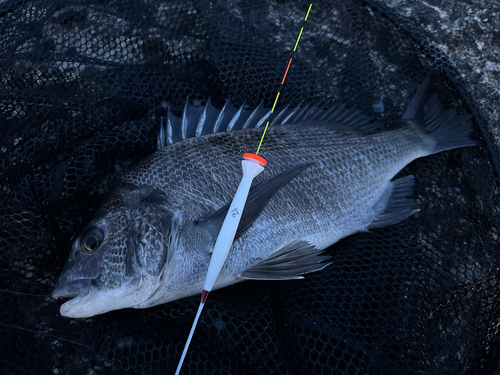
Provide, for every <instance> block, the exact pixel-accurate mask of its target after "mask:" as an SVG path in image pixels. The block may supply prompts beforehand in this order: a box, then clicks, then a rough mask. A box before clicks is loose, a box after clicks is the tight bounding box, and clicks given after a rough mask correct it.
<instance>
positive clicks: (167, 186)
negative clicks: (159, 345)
mask: <svg viewBox="0 0 500 375" xmlns="http://www.w3.org/2000/svg"><path fill="white" fill-rule="evenodd" d="M428 86H429V78H427V79H426V81H425V82H424V83H423V84H422V86H421V87H420V88H419V91H418V92H417V94H416V95H415V97H414V99H413V100H412V102H411V103H410V105H409V107H408V110H407V111H406V113H405V115H404V116H403V121H402V126H400V127H398V128H397V129H393V130H389V131H376V129H377V128H378V127H379V126H380V125H379V124H376V123H372V122H370V121H369V119H367V118H366V117H365V116H363V115H362V114H361V113H359V112H357V111H355V110H349V109H346V108H344V107H343V106H341V105H337V106H333V107H332V108H333V110H329V111H323V110H320V109H317V108H312V109H311V108H310V109H308V110H307V111H302V113H300V114H299V113H294V112H293V110H287V111H284V112H282V113H281V114H279V115H277V116H276V118H277V117H279V116H280V115H281V117H282V118H281V120H280V121H282V123H279V124H277V125H274V126H271V127H270V128H269V129H268V130H267V133H266V137H265V140H264V143H263V145H262V148H261V150H260V154H261V155H262V156H263V157H265V159H266V160H267V162H268V165H267V167H266V168H265V170H264V171H263V172H262V173H261V174H260V175H259V176H257V177H256V178H255V181H254V185H253V187H252V189H251V191H250V194H249V198H248V201H247V204H246V206H245V210H244V212H243V215H242V219H241V221H242V222H241V223H240V227H239V229H238V232H237V235H236V239H235V241H234V243H233V245H232V247H231V250H230V252H229V255H228V257H227V260H226V263H225V264H224V266H223V268H222V271H221V273H220V275H219V277H218V279H217V282H216V284H215V286H214V289H218V288H222V287H225V286H227V285H231V284H234V283H237V282H240V281H243V280H246V279H268V280H277V279H280V280H283V279H293V278H301V276H300V275H302V274H304V273H308V272H313V271H316V270H319V269H321V268H323V267H325V266H326V265H327V264H328V263H326V262H325V261H326V260H327V257H325V256H324V255H321V251H322V250H323V249H325V248H327V247H328V246H330V245H332V244H334V243H335V242H337V241H338V240H340V239H341V238H344V237H347V236H349V235H351V234H353V233H356V232H359V231H366V230H369V229H370V228H373V227H378V226H385V225H391V224H394V223H397V222H400V221H401V220H404V219H405V218H406V217H408V216H410V215H411V214H413V213H415V212H417V211H418V208H417V206H416V203H415V202H414V200H412V199H411V198H408V197H409V196H411V195H412V187H413V176H407V177H403V178H400V179H397V180H392V179H393V177H394V176H395V175H396V174H397V173H398V172H399V171H401V169H403V168H404V167H405V166H406V165H407V164H409V163H410V162H411V161H413V160H415V159H417V158H420V157H424V156H427V155H431V154H434V153H437V152H440V151H443V150H447V149H452V148H457V147H463V146H471V145H474V144H476V141H474V140H472V139H470V138H469V135H468V134H469V132H470V130H471V124H470V121H469V119H470V116H468V115H466V114H461V115H457V114H456V113H455V112H454V111H452V110H444V109H443V108H442V106H441V103H440V102H439V100H438V99H437V96H435V95H433V94H432V92H431V91H430V89H429V87H428ZM205 109H206V108H205ZM308 112H309V113H308ZM203 116H205V118H203ZM241 116H242V115H241V113H239V114H238V113H236V114H235V115H234V116H233V119H234V118H236V119H237V120H238V119H240V117H241ZM185 117H186V115H185V116H184V118H185ZM207 117H210V116H207V115H206V111H205V110H204V111H203V113H201V114H200V115H199V119H198V122H197V123H196V126H195V127H193V129H191V130H189V129H188V128H186V127H185V126H181V127H180V130H179V131H175V130H172V128H171V129H170V130H168V131H167V133H168V134H170V136H168V137H166V138H167V140H166V141H165V142H164V143H166V144H167V145H166V146H165V147H162V148H161V149H160V150H158V151H157V152H155V153H154V154H152V155H151V156H149V157H147V158H146V159H144V160H142V161H141V162H139V164H138V165H137V166H135V168H133V169H132V170H131V171H130V172H128V173H127V174H126V175H125V176H124V177H123V178H122V181H121V183H120V185H119V187H118V188H117V190H116V191H115V192H114V194H113V195H112V196H111V198H110V199H109V200H108V201H107V202H106V203H105V204H104V205H103V206H102V207H101V208H100V210H99V212H98V213H97V215H96V218H95V219H94V220H93V221H92V222H91V223H89V225H88V226H87V228H86V229H84V231H83V232H82V234H81V235H80V236H79V237H78V238H77V239H76V240H75V242H74V244H73V247H72V250H71V253H70V256H69V258H68V261H67V263H66V265H65V268H64V269H63V272H62V275H61V277H60V279H59V281H58V283H57V284H56V288H55V290H54V292H53V296H54V297H55V298H57V297H74V298H73V299H72V300H70V301H68V302H66V303H65V304H63V305H62V306H61V314H62V315H64V316H68V317H87V316H93V315H96V314H100V313H104V312H107V311H111V310H116V309H120V308H127V307H135V308H146V307H150V306H154V305H158V304H162V303H166V302H169V301H173V300H176V299H180V298H184V297H187V296H191V295H195V294H199V293H201V291H202V290H203V283H204V281H205V277H206V273H207V270H208V265H209V262H210V258H211V251H212V249H213V246H214V244H215V240H216V239H217V235H218V231H219V229H220V226H221V224H222V220H223V217H224V216H225V213H226V212H227V207H228V204H229V203H230V202H231V199H232V197H233V195H234V193H235V191H236V189H237V187H238V184H239V181H240V179H241V175H242V171H241V160H242V155H243V154H244V153H245V152H248V150H249V149H250V148H252V147H253V146H254V145H256V144H258V142H259V140H260V138H261V136H262V132H263V128H262V127H255V125H250V126H246V125H247V124H249V123H250V122H249V121H250V120H249V119H250V118H251V117H252V114H247V115H246V118H245V119H243V120H241V121H240V123H241V122H244V124H243V125H241V126H240V127H241V129H239V130H235V129H234V128H235V127H236V128H237V127H238V125H235V124H238V121H233V122H231V121H229V122H228V124H227V125H226V131H223V132H216V131H217V129H216V127H217V126H214V127H213V128H212V129H211V130H210V131H208V132H207V131H206V130H204V129H206V126H207V125H206V124H207V123H210V124H211V123H213V122H217V121H218V120H211V121H207ZM257 117H258V118H260V117H261V116H257ZM217 119H220V113H219V116H218V117H217ZM257 120H258V119H257ZM257 120H255V121H256V122H257V124H258V123H259V121H260V120H262V119H260V120H259V121H257ZM252 121H253V120H252ZM260 122H262V121H260ZM212 125H213V124H212ZM212 125H209V126H212ZM168 126H169V125H168V124H167V128H168ZM170 126H171V125H170ZM230 126H231V127H232V128H233V129H232V130H230V131H227V129H228V128H229V127H230ZM183 130H184V131H183ZM189 131H191V132H193V133H194V134H193V136H191V137H189V136H188V135H186V133H188V132H189ZM204 132H205V133H209V134H203V133H204ZM210 132H211V133H212V134H210ZM175 136H177V137H178V138H179V139H178V140H177V141H176V140H173V138H175Z"/></svg>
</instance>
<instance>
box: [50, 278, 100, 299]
mask: <svg viewBox="0 0 500 375" xmlns="http://www.w3.org/2000/svg"><path fill="white" fill-rule="evenodd" d="M92 281H93V280H92V279H80V280H74V281H69V282H67V283H63V284H61V285H57V284H59V283H57V284H56V287H55V288H54V291H53V292H52V298H54V299H58V298H73V297H77V296H79V297H85V296H86V295H87V294H89V290H90V286H91V285H92Z"/></svg>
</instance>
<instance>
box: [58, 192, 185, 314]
mask: <svg viewBox="0 0 500 375" xmlns="http://www.w3.org/2000/svg"><path fill="white" fill-rule="evenodd" d="M165 200H166V197H165V194H164V193H163V192H162V191H160V190H158V189H156V188H153V187H151V186H145V187H144V186H143V187H137V186H135V185H133V186H131V187H130V186H129V187H122V188H120V189H118V190H117V191H115V193H114V194H113V195H112V197H111V199H110V200H109V201H107V203H106V204H104V206H102V207H101V208H100V210H99V211H98V213H97V216H96V218H95V219H94V220H92V221H91V222H90V223H89V224H88V225H87V226H86V228H85V229H84V230H83V231H82V232H81V234H80V235H79V236H78V237H77V238H76V239H75V241H74V243H73V245H72V247H71V252H70V254H69V257H68V260H67V262H66V264H65V266H64V268H63V270H62V273H61V276H60V277H59V279H58V281H57V283H56V285H55V288H54V291H53V292H52V297H53V298H65V297H70V298H72V299H70V300H69V301H67V302H65V303H64V304H63V305H62V306H61V308H60V312H61V315H63V316H66V317H71V318H85V317H90V316H94V315H97V314H102V313H105V312H108V311H112V310H118V309H123V308H129V307H134V306H137V305H138V304H140V303H142V302H144V301H145V300H147V299H148V298H149V297H150V296H151V295H152V294H153V293H154V292H155V291H156V289H157V288H158V287H159V284H160V279H161V276H162V272H163V270H164V267H165V265H166V264H167V263H169V262H173V255H174V254H175V250H176V246H177V233H178V226H177V223H178V216H176V215H174V213H173V212H172V211H170V210H168V209H166V208H165V206H164V205H163V204H164V203H165Z"/></svg>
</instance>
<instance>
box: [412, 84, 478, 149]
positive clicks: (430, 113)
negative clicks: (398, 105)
mask: <svg viewBox="0 0 500 375" xmlns="http://www.w3.org/2000/svg"><path fill="white" fill-rule="evenodd" d="M430 81H431V76H430V75H429V76H427V78H426V79H425V80H424V82H423V83H422V84H421V85H420V87H419V88H418V90H417V93H416V94H415V96H414V97H413V99H412V101H411V102H410V104H409V105H408V108H407V109H406V112H405V113H404V114H403V117H402V119H403V120H405V121H407V122H409V123H410V124H412V125H413V126H415V127H417V128H418V129H420V130H421V131H422V132H423V133H425V134H427V135H428V137H429V138H430V140H431V142H429V147H430V149H429V155H431V154H436V153H438V152H441V151H446V150H451V149H454V148H460V147H466V146H474V145H477V144H478V141H477V140H475V139H473V138H471V136H470V133H471V132H472V130H473V128H472V123H471V121H470V120H471V117H472V116H471V115H469V114H468V113H461V114H457V112H456V111H455V110H454V109H445V108H444V107H443V104H442V103H441V101H440V100H439V98H438V95H437V94H436V92H433V90H432V89H431V87H430V84H429V83H430Z"/></svg>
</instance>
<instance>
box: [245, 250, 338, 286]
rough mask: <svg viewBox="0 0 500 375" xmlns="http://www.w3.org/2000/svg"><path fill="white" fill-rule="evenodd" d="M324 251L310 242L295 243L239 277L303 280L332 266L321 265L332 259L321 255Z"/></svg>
mask: <svg viewBox="0 0 500 375" xmlns="http://www.w3.org/2000/svg"><path fill="white" fill-rule="evenodd" d="M322 251H323V250H320V249H318V248H317V247H316V246H314V245H312V244H310V243H309V242H306V241H302V240H298V241H294V242H292V243H290V244H288V245H286V246H284V247H282V248H281V249H280V250H278V251H277V252H276V253H274V254H273V255H271V256H270V257H269V258H267V259H264V260H263V261H261V262H260V263H257V264H256V265H254V266H253V267H250V268H249V269H247V270H246V271H244V272H242V273H241V274H240V275H238V276H239V277H241V278H243V279H252V280H291V279H303V276H300V275H301V274H304V273H309V272H314V271H319V270H321V269H323V268H325V267H326V266H328V265H329V264H330V263H320V262H322V261H324V260H327V259H330V257H329V256H327V255H320V254H321V252H322Z"/></svg>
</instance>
